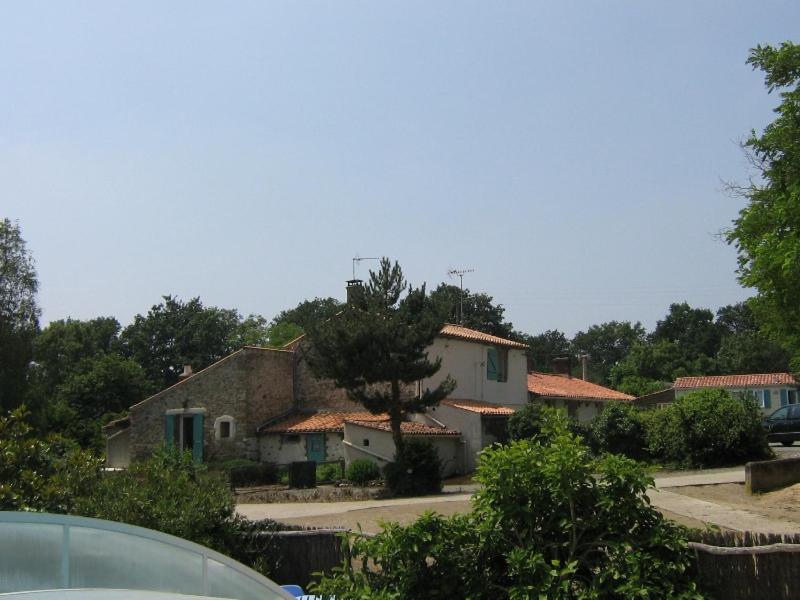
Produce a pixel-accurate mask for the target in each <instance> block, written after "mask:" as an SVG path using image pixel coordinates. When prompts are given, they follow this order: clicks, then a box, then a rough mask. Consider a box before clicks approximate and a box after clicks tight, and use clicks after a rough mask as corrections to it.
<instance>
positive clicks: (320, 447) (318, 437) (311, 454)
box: [306, 433, 325, 463]
mask: <svg viewBox="0 0 800 600" xmlns="http://www.w3.org/2000/svg"><path fill="white" fill-rule="evenodd" d="M306 458H307V459H308V460H313V461H315V462H318V463H321V462H325V434H324V433H308V434H306Z"/></svg>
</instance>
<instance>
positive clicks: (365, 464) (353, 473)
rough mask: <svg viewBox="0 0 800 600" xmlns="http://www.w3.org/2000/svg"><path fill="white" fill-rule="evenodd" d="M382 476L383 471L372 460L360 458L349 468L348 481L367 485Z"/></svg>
mask: <svg viewBox="0 0 800 600" xmlns="http://www.w3.org/2000/svg"><path fill="white" fill-rule="evenodd" d="M380 476H381V471H380V469H379V468H378V465H376V464H375V463H374V462H372V461H371V460H367V459H365V458H359V459H358V460H354V461H353V462H351V463H350V465H349V466H348V467H347V480H348V481H352V482H353V483H355V484H358V485H367V484H368V483H369V482H370V481H375V480H376V479H378V478H379V477H380Z"/></svg>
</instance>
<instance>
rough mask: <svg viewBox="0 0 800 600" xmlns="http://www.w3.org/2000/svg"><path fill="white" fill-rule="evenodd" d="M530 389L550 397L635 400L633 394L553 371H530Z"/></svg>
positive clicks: (532, 391) (534, 392)
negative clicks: (553, 372) (554, 373)
mask: <svg viewBox="0 0 800 600" xmlns="http://www.w3.org/2000/svg"><path fill="white" fill-rule="evenodd" d="M528 391H529V392H531V393H533V394H536V395H537V396H547V397H550V398H553V397H555V398H576V399H581V398H586V399H587V400H633V399H634V397H633V396H629V395H628V394H623V393H622V392H618V391H616V390H612V389H609V388H607V387H603V386H602V385H597V384H596V383H590V382H588V381H584V380H583V379H575V378H573V377H566V376H564V375H553V374H552V373H528Z"/></svg>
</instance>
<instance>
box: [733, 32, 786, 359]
mask: <svg viewBox="0 0 800 600" xmlns="http://www.w3.org/2000/svg"><path fill="white" fill-rule="evenodd" d="M747 63H748V64H750V65H751V66H752V67H753V68H754V69H760V70H761V71H763V73H764V78H765V82H766V85H767V90H768V92H770V93H771V92H774V91H779V94H778V95H779V97H780V104H779V105H778V106H777V107H776V108H775V113H776V117H775V120H774V121H772V123H770V124H769V125H767V127H766V128H765V129H764V131H762V132H761V133H760V134H759V133H757V132H756V131H755V130H753V131H752V132H751V134H750V137H749V138H748V139H747V141H746V142H745V143H744V148H745V151H746V152H747V154H748V156H749V157H750V158H751V163H752V164H753V165H754V167H755V169H756V171H757V175H758V177H757V178H754V179H752V180H751V181H750V183H749V184H748V185H746V186H732V188H733V189H734V191H736V192H739V193H740V194H741V195H743V196H744V197H745V198H746V199H747V205H746V206H745V207H744V208H743V209H742V210H741V211H740V212H739V216H738V218H737V219H736V220H735V221H734V222H733V227H732V228H731V229H730V230H729V231H728V232H727V241H728V243H729V244H733V245H734V246H735V247H736V250H737V252H738V262H739V280H740V281H741V282H742V284H744V285H745V286H747V287H752V288H755V289H756V290H758V296H757V297H756V298H755V299H754V301H753V308H754V310H755V311H756V313H757V315H758V316H759V318H760V319H761V321H762V322H763V323H764V324H765V326H766V327H767V329H768V330H769V331H770V332H771V333H772V334H773V335H775V336H777V337H779V338H780V339H782V340H783V341H784V342H785V344H786V345H787V346H788V347H789V349H790V350H791V352H792V355H793V358H792V365H793V367H794V368H795V369H800V301H798V290H800V142H798V140H800V46H798V45H796V44H794V43H792V42H784V43H783V44H781V45H780V47H774V46H769V45H766V46H761V45H759V46H757V47H756V48H754V49H752V50H751V51H750V57H749V58H748V60H747Z"/></svg>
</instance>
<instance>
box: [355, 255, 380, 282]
mask: <svg viewBox="0 0 800 600" xmlns="http://www.w3.org/2000/svg"><path fill="white" fill-rule="evenodd" d="M362 260H380V258H376V257H374V256H359V255H358V252H356V255H355V256H354V257H353V281H355V280H356V263H360V262H361V261H362Z"/></svg>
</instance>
